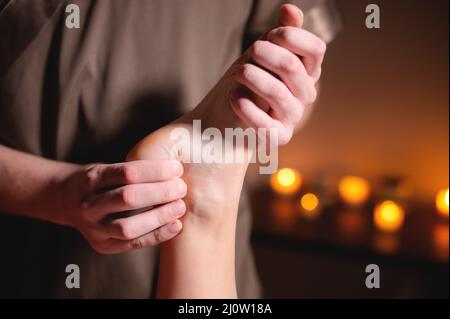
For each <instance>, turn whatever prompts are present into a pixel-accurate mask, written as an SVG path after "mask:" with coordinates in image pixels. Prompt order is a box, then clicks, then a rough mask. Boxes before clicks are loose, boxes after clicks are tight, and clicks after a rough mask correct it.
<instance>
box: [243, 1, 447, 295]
mask: <svg viewBox="0 0 450 319" xmlns="http://www.w3.org/2000/svg"><path fill="white" fill-rule="evenodd" d="M369 3H370V2H367V3H366V1H355V0H352V1H347V0H338V1H337V5H338V8H339V10H340V12H341V15H342V22H343V29H342V30H341V32H340V33H339V34H338V36H337V37H336V39H335V40H334V41H333V43H331V44H330V45H329V46H328V51H327V56H326V60H325V62H324V66H323V75H322V80H321V95H320V99H319V102H318V103H317V104H316V106H315V110H314V112H313V115H312V117H311V118H310V120H309V122H308V123H307V124H306V125H305V127H304V128H303V129H302V131H301V132H300V133H299V134H298V136H297V137H296V138H295V139H294V140H293V141H292V142H291V143H289V145H288V146H285V147H283V148H281V149H280V154H279V167H280V168H285V169H282V170H280V171H279V172H277V174H274V175H273V176H264V175H259V174H258V172H257V167H256V166H255V167H252V170H251V174H249V176H248V183H249V185H250V189H251V195H252V196H251V197H252V199H253V200H252V205H253V212H254V224H255V225H254V230H253V237H252V242H253V246H254V248H255V254H256V262H257V267H258V270H259V275H260V277H261V280H262V283H263V286H264V293H265V297H272V298H281V297H283V298H304V297H310V298H314V297H325V298H327V297H342V298H347V297H364V298H366V297H377V298H379V297H385V298H392V297H395V298H411V297H416V298H430V297H446V298H448V282H449V278H448V270H449V268H448V252H449V224H448V223H449V221H448V177H449V171H448V168H449V131H448V130H449V122H448V121H449V117H448V116H449V114H448V113H449V104H448V103H449V101H448V84H449V83H448V53H449V51H448V30H449V29H448V28H449V25H448V21H449V20H448V11H449V8H448V1H446V0H434V1H405V0H402V1H400V0H398V1H376V3H377V4H378V5H379V6H380V8H381V28H380V29H367V28H366V27H365V18H366V16H367V14H366V13H365V8H366V5H367V4H369ZM372 263H374V264H377V265H378V266H379V267H380V271H381V288H380V289H367V288H366V286H365V278H366V276H367V275H368V274H366V273H365V267H366V265H368V264H372Z"/></svg>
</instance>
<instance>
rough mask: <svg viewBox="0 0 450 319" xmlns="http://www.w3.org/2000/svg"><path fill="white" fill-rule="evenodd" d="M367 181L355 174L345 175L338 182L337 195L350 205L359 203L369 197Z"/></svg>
mask: <svg viewBox="0 0 450 319" xmlns="http://www.w3.org/2000/svg"><path fill="white" fill-rule="evenodd" d="M369 194H370V186H369V183H368V182H367V181H366V180H365V179H363V178H361V177H356V176H345V177H344V178H342V179H341V180H340V182H339V195H340V196H341V198H342V199H343V200H344V202H346V203H347V204H350V205H361V204H363V203H364V202H365V201H367V199H368V198H369Z"/></svg>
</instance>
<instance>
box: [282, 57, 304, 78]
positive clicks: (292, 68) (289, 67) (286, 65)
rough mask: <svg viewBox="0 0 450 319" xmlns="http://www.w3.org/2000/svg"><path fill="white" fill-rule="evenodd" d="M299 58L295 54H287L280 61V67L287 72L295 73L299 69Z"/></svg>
mask: <svg viewBox="0 0 450 319" xmlns="http://www.w3.org/2000/svg"><path fill="white" fill-rule="evenodd" d="M300 63H301V62H300V60H299V59H298V58H297V57H296V56H292V55H289V56H287V57H285V58H284V59H283V60H282V61H281V66H280V67H281V69H282V71H283V72H285V73H287V74H296V73H297V72H299V71H300Z"/></svg>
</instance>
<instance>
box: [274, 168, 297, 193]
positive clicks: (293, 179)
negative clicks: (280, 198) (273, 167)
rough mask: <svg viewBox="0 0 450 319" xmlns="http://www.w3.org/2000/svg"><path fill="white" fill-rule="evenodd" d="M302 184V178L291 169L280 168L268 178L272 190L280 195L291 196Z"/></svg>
mask: <svg viewBox="0 0 450 319" xmlns="http://www.w3.org/2000/svg"><path fill="white" fill-rule="evenodd" d="M301 183H302V178H301V176H300V174H299V172H298V171H296V170H295V169H292V168H282V169H280V170H278V171H277V172H276V173H274V174H273V175H272V176H271V178H270V185H271V187H272V189H273V190H274V191H275V192H277V193H279V194H282V195H292V194H294V193H296V192H297V191H298V190H299V188H300V186H301Z"/></svg>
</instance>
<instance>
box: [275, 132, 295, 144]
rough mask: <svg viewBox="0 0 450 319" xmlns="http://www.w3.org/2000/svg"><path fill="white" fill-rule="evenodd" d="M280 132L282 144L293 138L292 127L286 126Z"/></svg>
mask: <svg viewBox="0 0 450 319" xmlns="http://www.w3.org/2000/svg"><path fill="white" fill-rule="evenodd" d="M280 133H281V134H279V137H278V143H279V144H280V145H286V144H287V143H289V141H290V140H291V138H292V134H293V130H292V129H290V128H286V129H284V130H282V132H280Z"/></svg>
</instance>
